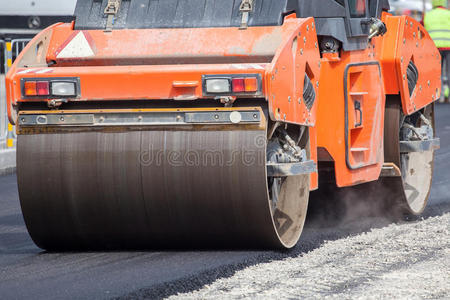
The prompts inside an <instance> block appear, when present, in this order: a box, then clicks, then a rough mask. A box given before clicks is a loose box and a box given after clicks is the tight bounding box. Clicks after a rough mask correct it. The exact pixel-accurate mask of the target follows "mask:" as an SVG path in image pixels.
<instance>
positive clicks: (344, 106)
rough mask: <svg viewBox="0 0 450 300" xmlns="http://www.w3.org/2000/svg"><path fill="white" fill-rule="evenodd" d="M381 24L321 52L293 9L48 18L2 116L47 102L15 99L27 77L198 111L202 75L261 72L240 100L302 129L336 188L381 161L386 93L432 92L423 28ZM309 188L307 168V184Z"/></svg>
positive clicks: (408, 99) (420, 101)
mask: <svg viewBox="0 0 450 300" xmlns="http://www.w3.org/2000/svg"><path fill="white" fill-rule="evenodd" d="M383 20H384V21H385V22H386V24H387V27H388V33H387V34H386V35H385V36H383V37H377V38H374V39H373V40H372V42H370V43H369V46H368V47H367V49H365V50H361V51H348V52H345V51H341V52H340V53H338V54H336V55H334V54H327V55H325V54H324V55H322V56H321V55H320V51H319V47H318V38H317V32H316V30H315V23H314V19H313V18H306V19H299V18H296V17H295V15H291V16H288V17H287V18H286V19H285V21H284V24H283V25H282V26H273V27H250V28H248V29H246V30H239V29H238V28H186V29H140V30H114V31H112V32H104V31H101V30H86V31H76V30H73V24H56V25H53V26H51V27H49V28H47V29H46V30H44V31H43V32H41V33H40V34H39V35H38V36H36V37H35V38H34V39H33V40H32V41H31V42H30V43H29V44H28V46H27V47H26V48H25V49H24V51H23V52H22V53H21V54H20V56H19V57H18V58H17V59H16V62H15V63H14V65H13V67H12V68H11V70H10V72H9V73H8V74H7V76H6V86H7V96H8V114H9V118H10V121H11V122H12V123H15V122H16V119H17V115H16V110H19V111H20V107H21V104H22V103H27V102H48V101H50V99H45V98H42V99H30V98H26V97H24V96H23V91H22V85H21V81H22V80H23V79H27V78H38V79H39V78H40V79H45V78H65V77H76V78H77V79H79V84H80V93H79V96H78V97H76V98H74V99H69V101H73V102H85V103H89V102H90V101H96V102H101V101H119V100H121V101H122V103H123V101H127V100H138V101H158V100H167V99H168V100H175V101H191V102H190V103H192V106H193V107H197V108H201V107H202V100H204V99H208V98H211V96H208V95H205V93H204V87H203V81H202V78H203V76H205V75H228V74H245V75H249V74H250V75H255V76H258V78H260V80H261V90H260V91H259V92H258V93H255V94H253V95H250V96H249V95H247V96H246V98H255V99H259V100H260V101H261V102H262V103H263V102H267V105H268V117H269V118H270V119H271V120H272V121H274V122H285V123H290V124H297V125H304V126H307V127H309V134H310V147H311V159H313V160H314V161H315V162H317V161H318V160H330V161H334V163H335V170H336V183H337V185H338V186H351V185H355V184H359V183H364V182H369V181H374V180H377V179H378V177H379V176H380V172H381V167H382V165H383V163H384V157H383V131H384V108H385V107H384V106H385V97H386V95H387V94H400V95H401V97H402V103H403V110H404V112H405V114H411V113H413V112H415V111H417V110H419V109H421V108H423V107H424V106H425V105H427V104H429V103H431V102H432V101H433V100H435V99H437V97H438V96H439V95H438V94H439V88H438V86H436V85H437V82H439V80H434V79H436V78H439V75H440V74H437V73H438V72H436V70H437V69H439V67H438V64H439V61H438V59H439V53H438V52H437V50H436V51H435V50H434V48H432V47H431V45H432V44H431V43H432V41H431V39H430V37H429V36H428V34H427V33H426V32H425V30H424V29H423V27H421V25H420V24H418V23H417V22H415V21H414V20H412V19H411V18H407V17H393V16H390V15H388V14H385V15H384V16H383ZM411 59H412V60H413V61H414V62H415V64H416V65H417V66H418V68H419V69H420V77H419V82H418V84H417V86H418V87H419V88H418V89H416V90H415V92H414V93H413V95H411V96H410V95H409V93H408V85H407V82H405V80H404V79H403V77H404V75H405V74H406V68H407V66H408V62H409V61H410V60H411ZM305 74H307V75H308V77H309V79H310V80H311V82H312V84H313V86H314V89H315V93H316V100H315V102H314V105H312V107H310V108H308V107H307V105H306V104H305V101H303V99H302V96H303V93H302V92H303V85H304V79H305ZM430 78H432V79H431V80H430ZM236 101H239V97H238V99H237V100H236ZM122 108H123V107H122ZM362 116H364V117H363V118H362ZM318 149H320V151H319V152H320V153H321V155H319V157H318V154H317V150H318ZM317 187H318V174H317V173H313V174H312V176H311V189H316V188H317Z"/></svg>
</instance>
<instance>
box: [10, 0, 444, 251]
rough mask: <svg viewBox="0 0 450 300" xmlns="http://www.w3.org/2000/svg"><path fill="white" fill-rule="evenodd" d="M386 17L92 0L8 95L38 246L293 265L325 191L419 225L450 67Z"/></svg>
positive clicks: (345, 9) (289, 1)
mask: <svg viewBox="0 0 450 300" xmlns="http://www.w3.org/2000/svg"><path fill="white" fill-rule="evenodd" d="M388 10H389V3H388V1H387V0H314V1H304V0H234V1H233V0H208V1H205V0H151V1H149V0H78V3H77V6H76V11H75V15H76V19H75V21H74V22H72V23H70V24H63V23H59V24H55V25H53V26H50V27H49V28H47V29H45V30H43V31H42V32H41V33H39V34H38V35H37V36H36V37H35V38H34V39H33V40H32V41H31V42H30V43H29V44H28V45H27V47H26V48H25V49H24V51H23V52H22V53H21V54H20V56H19V57H18V58H17V59H16V61H15V63H14V65H13V67H12V69H11V70H10V71H9V73H8V74H7V77H6V88H7V95H8V97H7V98H8V113H9V119H10V121H11V122H12V123H13V124H15V125H16V131H17V178H18V186H19V194H20V203H21V207H22V211H23V215H24V219H25V222H26V225H27V228H28V231H29V233H30V235H31V237H32V239H33V240H34V242H35V243H36V244H37V245H38V246H39V247H41V248H43V249H47V250H86V249H89V250H92V249H93V250H95V249H151V248H161V247H169V248H172V247H188V248H192V247H195V248H198V247H212V246H213V247H252V248H253V247H256V248H272V249H277V248H278V249H280V248H281V249H283V248H291V247H294V246H295V245H296V244H297V242H298V240H299V238H300V235H301V232H302V229H303V225H304V222H305V218H306V212H307V207H308V199H309V196H310V192H311V191H314V190H318V191H320V190H321V189H324V188H327V187H329V186H333V187H335V188H337V189H340V188H349V187H354V188H358V187H361V186H366V185H363V184H368V183H371V184H372V185H367V186H372V187H373V184H375V185H376V186H377V188H376V192H375V193H376V196H377V199H376V200H374V201H382V202H384V204H383V205H385V207H386V212H388V213H389V214H391V215H393V214H394V213H395V215H396V216H397V217H401V216H404V215H419V214H421V213H422V211H423V210H424V208H425V206H426V203H427V199H428V196H429V192H430V187H431V180H432V174H433V161H434V151H435V150H436V149H438V148H439V146H440V140H439V139H438V138H437V137H436V135H435V127H434V106H433V103H434V101H435V100H437V99H439V97H440V77H441V76H440V75H441V74H440V70H441V68H440V61H441V60H440V55H439V52H438V50H437V49H436V47H435V46H434V44H433V41H432V40H431V38H430V36H429V35H428V33H427V32H426V30H425V29H424V28H423V27H422V26H421V25H420V24H419V23H418V22H416V21H415V20H414V19H412V18H409V17H406V16H392V15H390V14H389V13H387V11H388ZM330 170H331V171H330ZM319 174H320V176H319ZM319 177H320V179H321V180H320V181H319ZM325 177H328V178H325ZM324 178H325V179H327V180H323V179H324ZM330 179H332V180H330ZM319 182H320V184H319ZM323 182H325V183H323ZM370 193H373V191H372V192H369V190H367V192H366V194H367V196H369V194H370ZM328 200H329V201H334V200H333V197H331V198H330V199H328Z"/></svg>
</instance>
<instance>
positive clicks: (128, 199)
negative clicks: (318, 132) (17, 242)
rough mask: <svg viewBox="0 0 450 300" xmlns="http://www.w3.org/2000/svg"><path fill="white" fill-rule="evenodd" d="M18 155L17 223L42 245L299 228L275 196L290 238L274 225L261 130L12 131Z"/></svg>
mask: <svg viewBox="0 0 450 300" xmlns="http://www.w3.org/2000/svg"><path fill="white" fill-rule="evenodd" d="M17 162H18V164H17V173H18V184H19V193H20V201H21V206H22V210H23V214H24V218H25V222H26V225H27V228H28V230H29V232H30V235H31V237H32V238H33V240H34V241H35V242H36V244H37V245H38V246H39V247H41V248H44V249H105V248H111V249H118V248H121V249H122V248H125V249H127V248H130V249H135V248H154V247H187V248H189V247H203V246H204V247H213V246H220V247H236V246H239V247H240V246H249V247H271V248H283V247H292V246H293V245H295V243H296V242H297V240H298V236H299V235H300V232H301V229H302V227H303V221H304V216H303V217H302V216H301V214H302V212H300V215H299V212H298V208H295V207H294V210H293V211H294V214H297V215H296V216H292V215H289V214H290V212H289V209H290V208H291V207H289V205H291V204H287V205H284V208H283V201H281V205H280V209H281V210H280V211H277V212H276V213H275V216H280V215H282V216H281V217H280V218H284V219H285V221H283V224H281V225H280V224H278V225H277V226H278V227H279V228H280V229H279V232H280V234H286V235H289V237H288V238H287V239H286V240H285V241H282V240H281V239H280V236H279V235H278V233H277V230H276V229H275V228H276V227H275V225H274V221H273V219H272V212H271V208H270V203H269V200H270V199H269V196H268V188H267V175H266V132H265V130H248V129H242V130H239V129H237V128H236V127H234V129H232V130H231V129H227V128H225V129H223V130H210V129H208V130H206V129H205V130H172V129H170V128H169V129H164V130H162V129H158V130H148V131H127V132H104V131H82V132H76V133H49V134H35V135H33V134H32V135H19V136H18V151H17ZM306 178H309V177H306ZM301 180H303V181H305V177H302V179H301ZM289 182H291V184H289ZM305 184H309V181H307V182H305ZM289 185H293V187H291V188H290V189H292V188H293V189H294V190H295V189H299V186H298V185H296V184H295V183H294V184H292V180H287V184H285V186H289ZM288 190H289V188H288ZM299 192H301V191H298V192H297V191H296V195H298V193H299ZM280 197H283V196H280ZM306 199H307V195H306ZM306 205H307V200H306ZM303 206H304V204H303ZM283 209H286V211H285V212H286V213H284V212H282V210H283ZM302 211H303V213H306V206H304V207H303V208H302ZM291 217H292V218H294V217H295V218H300V222H298V221H295V220H294V222H289V220H291ZM302 218H303V219H302ZM280 220H281V219H280ZM286 220H287V221H286ZM275 223H277V222H275ZM283 226H284V228H283Z"/></svg>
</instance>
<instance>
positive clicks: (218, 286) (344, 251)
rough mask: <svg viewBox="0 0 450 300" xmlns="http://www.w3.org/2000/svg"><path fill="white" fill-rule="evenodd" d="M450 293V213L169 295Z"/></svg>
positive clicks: (395, 295) (385, 295)
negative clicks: (194, 289) (187, 291)
mask: <svg viewBox="0 0 450 300" xmlns="http://www.w3.org/2000/svg"><path fill="white" fill-rule="evenodd" d="M324 297H325V298H333V299H357V298H364V299H370V298H373V299H383V298H395V299H399V298H403V299H423V298H428V299H429V298H445V297H450V213H447V214H444V215H442V216H437V217H430V218H428V219H425V220H418V221H414V222H408V223H402V224H391V225H389V226H387V227H384V228H378V229H373V230H370V231H369V232H365V233H362V234H358V235H354V236H349V237H347V238H343V239H339V240H335V241H329V242H325V243H324V244H323V245H322V246H321V247H320V248H318V249H315V250H312V251H310V252H308V253H300V254H299V255H298V256H295V257H290V258H286V259H283V260H279V261H273V262H268V263H263V264H257V265H255V266H251V267H249V268H247V269H244V270H241V271H238V272H236V273H235V274H234V275H233V276H232V277H230V278H226V279H219V280H217V281H215V282H214V283H212V284H210V285H207V286H205V287H203V288H202V289H200V290H198V291H195V292H192V293H185V294H178V295H177V296H173V297H170V298H169V299H214V298H216V299H217V298H220V299H223V298H234V299H245V298H258V299H263V298H265V299H275V298H277V299H292V298H324Z"/></svg>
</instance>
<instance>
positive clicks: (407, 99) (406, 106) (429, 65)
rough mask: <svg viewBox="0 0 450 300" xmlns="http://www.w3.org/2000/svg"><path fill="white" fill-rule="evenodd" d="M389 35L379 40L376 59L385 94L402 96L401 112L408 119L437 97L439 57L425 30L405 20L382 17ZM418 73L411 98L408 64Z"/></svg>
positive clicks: (388, 16)
mask: <svg viewBox="0 0 450 300" xmlns="http://www.w3.org/2000/svg"><path fill="white" fill-rule="evenodd" d="M383 21H384V22H385V23H386V25H387V28H388V31H387V33H386V35H385V36H384V37H383V38H380V39H378V41H377V47H379V48H380V49H379V51H377V59H379V60H380V62H381V64H382V68H383V76H384V83H385V90H386V93H387V94H391V95H398V94H400V95H401V98H402V107H403V112H404V113H405V114H406V115H410V114H412V113H414V112H416V111H418V110H420V109H422V108H423V107H425V106H426V105H428V104H430V103H431V102H433V101H435V100H437V99H439V97H440V78H441V68H440V63H441V57H440V54H439V51H438V49H437V48H436V46H435V45H434V43H433V40H432V39H431V37H430V36H429V34H428V32H427V31H426V30H425V28H424V27H423V26H422V25H421V24H420V23H418V22H417V21H416V20H414V19H412V18H410V17H407V16H401V17H400V16H395V17H394V16H392V15H390V14H387V13H385V14H383ZM411 60H412V61H413V62H414V64H415V65H416V66H417V68H418V69H419V80H418V82H417V86H416V89H415V91H414V93H413V94H412V95H411V96H410V95H409V90H408V80H407V75H406V70H407V68H408V64H409V62H410V61H411Z"/></svg>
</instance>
